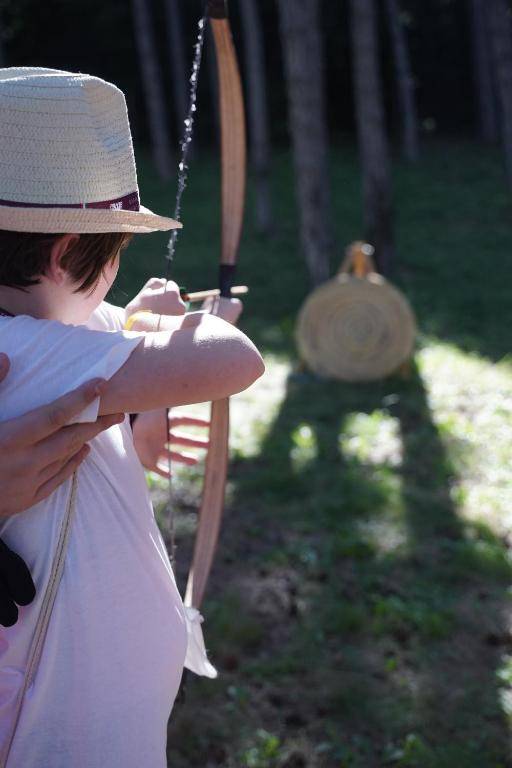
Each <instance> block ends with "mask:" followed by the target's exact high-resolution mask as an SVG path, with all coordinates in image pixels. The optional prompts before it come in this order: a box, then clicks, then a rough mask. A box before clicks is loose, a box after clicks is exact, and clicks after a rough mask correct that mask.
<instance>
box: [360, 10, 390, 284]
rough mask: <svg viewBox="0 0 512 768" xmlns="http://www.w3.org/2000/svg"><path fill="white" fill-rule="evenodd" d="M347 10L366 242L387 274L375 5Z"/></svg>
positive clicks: (384, 143)
mask: <svg viewBox="0 0 512 768" xmlns="http://www.w3.org/2000/svg"><path fill="white" fill-rule="evenodd" d="M350 5H351V31H352V55H353V72H354V92H355V100H356V113H357V131H358V138H359V151H360V155H361V164H362V171H363V204H364V224H365V237H366V238H367V240H368V241H369V242H370V243H371V244H372V245H373V246H374V247H375V255H376V258H377V263H378V266H379V269H380V270H381V272H383V273H384V274H388V273H389V272H390V270H391V268H392V266H393V262H394V238H393V210H392V195H391V178H390V170H389V165H390V161H389V147H388V140H387V136H386V128H385V122H384V107H383V102H382V93H381V83H380V78H379V74H380V72H379V56H378V40H377V22H376V10H375V0H350Z"/></svg>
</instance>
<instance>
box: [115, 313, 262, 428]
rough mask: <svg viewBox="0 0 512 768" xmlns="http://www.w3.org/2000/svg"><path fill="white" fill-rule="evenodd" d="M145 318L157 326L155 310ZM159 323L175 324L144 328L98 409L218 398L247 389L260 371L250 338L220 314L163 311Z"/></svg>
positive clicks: (142, 408) (133, 409)
mask: <svg viewBox="0 0 512 768" xmlns="http://www.w3.org/2000/svg"><path fill="white" fill-rule="evenodd" d="M146 322H147V326H149V327H153V328H155V324H157V323H158V316H156V315H153V316H151V315H150V316H148V318H147V321H146ZM141 324H142V323H141ZM133 327H134V330H137V329H142V328H140V325H134V326H133ZM156 327H158V325H156ZM160 328H162V329H163V328H172V329H174V330H160V331H152V332H148V333H147V334H146V337H145V338H144V340H143V341H142V342H141V344H139V346H138V347H137V348H136V349H135V350H134V351H133V352H132V354H131V355H130V358H129V359H128V360H127V361H126V363H125V364H124V365H123V366H122V368H120V369H119V371H118V372H117V373H116V374H115V375H114V376H113V377H112V378H111V379H110V381H109V382H108V383H107V385H106V386H105V389H104V390H103V393H102V396H101V403H100V414H107V413H119V412H120V411H122V412H124V413H140V412H141V411H147V410H152V409H154V408H161V407H165V406H171V405H187V404H190V403H200V402H205V401H208V400H218V399H221V398H223V397H228V396H229V395H233V394H235V393H236V392H240V391H241V390H243V389H246V388H247V387H248V386H250V385H251V384H252V383H253V381H255V380H256V379H257V378H259V376H261V375H262V373H263V371H264V365H263V361H262V359H261V356H260V354H259V352H258V350H257V349H256V347H255V346H254V344H253V343H252V342H251V341H250V340H249V339H248V338H247V337H246V336H245V335H244V334H243V333H242V332H241V331H239V330H237V329H236V328H235V327H234V326H232V325H230V324H229V323H226V322H225V321H224V320H221V319H219V318H218V317H215V316H212V315H208V314H202V313H193V314H190V315H186V316H185V317H180V318H177V317H162V318H161V320H160Z"/></svg>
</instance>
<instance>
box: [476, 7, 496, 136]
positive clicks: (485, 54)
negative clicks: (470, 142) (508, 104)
mask: <svg viewBox="0 0 512 768" xmlns="http://www.w3.org/2000/svg"><path fill="white" fill-rule="evenodd" d="M485 2H487V0H470V10H471V30H472V37H473V62H474V64H473V68H474V77H475V87H476V92H477V99H478V123H479V131H480V138H481V139H482V140H483V141H485V142H487V143H488V144H492V143H494V142H496V141H498V113H497V105H496V93H495V89H494V79H493V68H492V55H491V50H490V39H489V27H488V18H487V13H486V10H485Z"/></svg>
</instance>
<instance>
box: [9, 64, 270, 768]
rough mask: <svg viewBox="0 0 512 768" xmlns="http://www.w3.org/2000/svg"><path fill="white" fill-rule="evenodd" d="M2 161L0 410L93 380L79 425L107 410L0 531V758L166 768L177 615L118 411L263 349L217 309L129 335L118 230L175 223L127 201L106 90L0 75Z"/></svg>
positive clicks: (172, 395)
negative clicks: (4, 568)
mask: <svg viewBox="0 0 512 768" xmlns="http://www.w3.org/2000/svg"><path fill="white" fill-rule="evenodd" d="M0 165H1V166H2V173H1V174H0V308H1V309H0V348H1V349H2V350H3V351H4V352H6V353H7V354H8V355H9V358H10V360H11V372H10V376H9V378H8V379H7V380H6V381H5V382H4V383H3V384H2V392H1V395H2V396H1V398H0V420H2V421H3V420H5V419H9V418H14V417H16V416H18V415H20V414H22V413H24V412H26V411H27V410H28V409H30V408H35V407H37V406H39V405H42V404H44V403H47V402H49V401H51V400H53V399H55V398H56V397H58V396H60V395H62V394H64V393H65V392H68V391H70V390H72V389H74V388H75V387H76V386H78V385H80V384H81V383H82V382H84V381H87V380H89V379H91V378H93V377H99V378H101V379H103V380H105V383H104V384H103V385H102V388H101V391H99V393H98V397H97V398H96V400H95V401H94V402H93V403H92V405H90V406H88V407H87V408H86V409H85V410H84V411H83V412H82V413H81V414H80V416H79V417H78V418H77V421H82V422H86V421H94V420H95V419H96V418H97V416H98V414H121V415H120V416H118V418H117V419H115V420H116V422H117V423H116V424H114V425H113V426H112V427H111V428H110V429H108V430H107V431H105V432H103V433H102V434H100V435H98V436H97V437H95V438H94V439H93V440H92V441H91V443H90V453H89V455H88V456H87V458H86V459H85V461H84V462H83V464H82V465H81V466H80V468H79V470H78V472H77V473H76V474H75V476H74V478H73V480H70V481H68V482H67V483H65V484H64V485H62V486H61V487H60V488H58V489H57V490H56V491H55V492H54V493H53V494H52V495H51V496H50V497H49V498H48V499H46V500H44V501H42V502H40V503H38V504H36V505H35V506H34V507H32V508H30V509H29V510H27V511H26V512H23V513H21V514H19V515H15V516H13V517H10V518H8V519H6V520H5V521H2V523H1V525H0V537H1V538H2V539H3V540H4V541H5V543H6V544H7V545H8V546H9V547H11V548H12V549H14V550H15V551H16V552H18V553H19V554H20V555H21V556H22V557H23V559H24V560H25V561H26V562H27V564H28V566H29V568H30V570H31V573H32V575H33V577H34V581H35V583H36V587H37V596H36V599H35V600H34V602H33V603H32V604H31V605H29V606H27V607H24V608H20V615H19V619H18V622H17V624H15V625H14V626H12V627H8V628H5V629H4V628H1V629H0V691H1V695H0V766H6V765H7V766H12V768H16V767H18V766H19V767H21V766H23V768H70V766H74V767H75V766H76V767H77V768H78V767H79V768H107V767H108V766H123V768H141V766H144V768H164V767H165V765H166V756H165V743H166V724H167V719H168V716H169V713H170V711H171V708H172V705H173V701H174V698H175V695H176V692H177V689H178V685H179V681H180V678H181V673H182V668H183V663H184V659H185V653H186V645H187V640H186V634H187V633H186V626H185V614H184V609H183V605H182V602H181V599H180V597H179V594H178V592H177V589H176V585H175V582H174V577H173V574H172V570H171V567H170V564H169V560H168V557H167V553H166V551H165V547H164V545H163V542H162V539H161V536H160V534H159V532H158V529H157V526H156V523H155V519H154V515H153V511H152V508H151V503H150V500H149V497H148V492H147V488H146V483H145V478H144V472H143V470H142V467H141V465H140V462H139V460H138V458H137V455H136V452H135V450H134V446H133V440H132V435H131V431H130V427H129V423H128V421H127V419H126V418H125V417H124V415H123V414H126V413H131V412H134V413H137V412H142V411H149V410H152V409H156V408H162V407H165V406H168V405H178V404H186V403H193V402H202V401H206V400H212V399H217V398H222V397H226V396H229V395H231V394H233V393H235V392H237V391H240V390H242V389H244V388H245V387H247V386H249V385H250V384H251V383H252V382H253V381H254V380H255V379H256V378H257V377H258V376H260V375H261V373H262V372H263V363H262V361H261V357H260V355H259V353H258V352H257V350H256V348H255V347H254V345H253V344H252V343H251V342H250V341H249V339H247V337H246V336H244V334H243V333H241V332H240V331H238V330H237V329H236V328H234V327H233V326H232V325H230V324H228V323H226V322H224V321H223V320H221V319H219V318H216V317H213V316H211V315H205V314H202V313H192V314H189V315H184V316H181V317H170V316H169V317H167V316H158V317H156V316H151V317H148V319H147V321H146V325H145V326H133V327H134V328H135V330H133V331H130V332H128V331H125V330H123V326H124V321H125V317H124V312H123V310H121V309H119V308H113V307H111V306H110V305H108V304H106V303H105V302H104V301H103V300H104V298H105V295H106V293H107V291H108V290H109V288H110V286H111V285H112V283H113V282H114V279H115V277H116V274H117V270H118V266H119V259H120V253H121V251H122V250H123V248H124V247H125V246H126V245H127V242H128V240H129V239H130V237H131V236H132V234H133V233H150V232H153V231H156V230H169V229H172V228H173V227H174V228H175V227H178V226H180V225H179V224H178V223H177V222H175V221H173V220H172V219H169V218H166V217H163V216H158V215H156V214H154V213H152V212H151V211H150V210H148V209H147V208H144V207H143V206H142V205H141V204H140V202H139V194H138V186H137V177H136V170H135V162H134V156H133V147H132V140H131V135H130V129H129V123H128V117H127V112H126V104H125V100H124V96H123V94H122V92H121V91H119V90H118V89H117V88H116V87H115V86H113V85H111V84H109V83H106V82H104V81H102V80H100V79H98V78H95V77H91V76H88V75H83V74H73V73H67V72H60V71H57V70H50V69H37V68H24V69H4V70H0ZM143 327H144V328H145V329H146V330H145V331H144V332H143V331H142V330H138V328H143Z"/></svg>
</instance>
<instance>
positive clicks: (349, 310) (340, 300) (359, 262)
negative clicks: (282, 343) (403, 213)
mask: <svg viewBox="0 0 512 768" xmlns="http://www.w3.org/2000/svg"><path fill="white" fill-rule="evenodd" d="M373 253H374V249H373V247H372V246H371V245H369V244H368V243H363V242H355V243H352V245H350V246H349V247H348V249H347V254H346V257H345V259H344V260H343V262H342V264H341V267H340V270H339V272H338V274H337V275H336V277H334V278H333V279H332V280H329V281H328V282H326V283H324V284H323V285H321V286H319V287H318V288H316V289H315V290H314V291H313V292H312V293H311V294H310V295H309V296H308V297H307V299H306V300H305V302H304V304H303V305H302V308H301V310H300V312H299V316H298V321H297V327H296V340H297V346H298V349H299V355H300V357H301V360H302V362H303V363H304V365H305V366H306V367H307V368H309V369H310V370H311V371H313V372H314V373H316V374H318V375H319V376H322V377H325V378H331V379H338V380H340V381H347V382H363V381H376V380H378V379H383V378H385V377H386V376H389V375H391V374H393V373H402V374H403V375H407V374H408V371H409V362H410V360H411V357H412V354H413V349H414V341H415V337H416V320H415V317H414V313H413V311H412V308H411V306H410V304H409V302H408V301H407V299H406V298H405V296H404V295H403V294H402V293H401V292H400V291H399V290H398V289H397V288H395V287H394V286H393V285H391V283H389V282H388V281H387V280H386V279H385V278H384V277H383V276H382V275H380V274H378V273H377V271H376V269H375V264H374V261H373Z"/></svg>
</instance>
